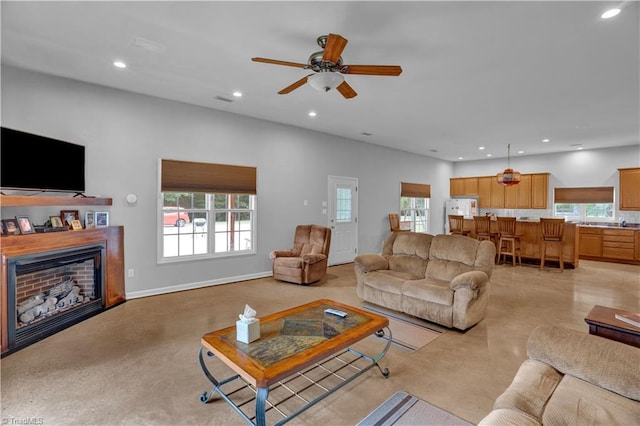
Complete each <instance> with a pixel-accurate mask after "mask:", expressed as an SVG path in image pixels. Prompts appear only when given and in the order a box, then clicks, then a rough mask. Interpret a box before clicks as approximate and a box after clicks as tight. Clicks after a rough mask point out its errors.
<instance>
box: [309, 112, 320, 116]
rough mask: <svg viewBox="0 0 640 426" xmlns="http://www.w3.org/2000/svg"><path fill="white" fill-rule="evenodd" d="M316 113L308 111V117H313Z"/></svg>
mask: <svg viewBox="0 0 640 426" xmlns="http://www.w3.org/2000/svg"><path fill="white" fill-rule="evenodd" d="M316 115H318V114H316V112H315V111H309V117H315V116H316Z"/></svg>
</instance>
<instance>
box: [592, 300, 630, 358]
mask: <svg viewBox="0 0 640 426" xmlns="http://www.w3.org/2000/svg"><path fill="white" fill-rule="evenodd" d="M629 313H631V312H628V311H622V310H620V309H615V308H608V307H606V306H600V305H596V306H594V307H593V309H592V310H591V312H589V315H587V317H586V318H585V319H584V321H585V322H586V323H587V324H589V334H595V335H596V336H601V337H606V338H607V339H611V340H617V341H618V342H622V343H626V344H627V345H632V346H636V347H638V348H640V328H637V327H634V326H632V325H631V324H627V323H626V322H624V321H620V320H619V319H616V314H629Z"/></svg>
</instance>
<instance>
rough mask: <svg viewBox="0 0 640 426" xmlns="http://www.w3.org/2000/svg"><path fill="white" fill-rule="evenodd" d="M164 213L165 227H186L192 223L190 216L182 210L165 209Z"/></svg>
mask: <svg viewBox="0 0 640 426" xmlns="http://www.w3.org/2000/svg"><path fill="white" fill-rule="evenodd" d="M162 213H163V216H164V219H163V223H164V225H165V226H167V225H173V226H185V225H186V224H187V223H190V222H191V220H190V219H189V214H188V213H187V212H185V211H183V210H182V209H181V208H178V210H175V209H170V208H164V209H163V212H162Z"/></svg>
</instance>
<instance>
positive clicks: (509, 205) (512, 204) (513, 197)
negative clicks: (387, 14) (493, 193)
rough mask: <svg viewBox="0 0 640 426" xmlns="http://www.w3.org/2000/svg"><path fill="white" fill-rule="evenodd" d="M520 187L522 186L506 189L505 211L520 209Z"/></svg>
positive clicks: (511, 186)
mask: <svg viewBox="0 0 640 426" xmlns="http://www.w3.org/2000/svg"><path fill="white" fill-rule="evenodd" d="M519 186H520V184H517V185H510V186H505V187H504V208H505V209H516V208H518V193H519V192H520V189H519V188H518V187H519Z"/></svg>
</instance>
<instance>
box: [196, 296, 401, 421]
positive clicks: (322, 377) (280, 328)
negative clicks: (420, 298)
mask: <svg viewBox="0 0 640 426" xmlns="http://www.w3.org/2000/svg"><path fill="white" fill-rule="evenodd" d="M326 308H333V309H337V310H340V311H344V312H346V313H347V316H346V317H345V318H340V317H338V316H335V315H331V314H326V313H325V312H324V310H325V309H326ZM388 325H389V320H388V319H387V318H386V317H384V316H381V315H377V314H375V313H372V312H368V311H364V310H362V309H359V308H355V307H353V306H349V305H345V304H342V303H338V302H334V301H332V300H328V299H322V300H316V301H315V302H311V303H308V304H306V305H302V306H298V307H295V308H292V309H288V310H286V311H282V312H278V313H275V314H272V315H268V316H265V317H262V318H260V339H258V340H256V341H254V342H251V343H249V344H245V343H242V342H239V341H238V340H236V327H235V326H232V327H228V328H225V329H222V330H218V331H213V332H211V333H207V334H205V335H204V336H203V337H202V339H201V343H202V347H201V349H200V353H199V361H200V367H201V368H202V371H203V373H204V375H205V376H206V377H207V379H208V380H209V381H210V382H211V383H212V384H213V388H212V390H211V391H210V392H206V391H205V392H204V393H203V394H202V395H201V397H200V400H201V401H202V402H204V403H207V402H209V401H210V400H211V399H212V397H213V396H214V395H215V394H218V395H220V397H222V398H223V399H224V400H225V401H226V402H227V403H229V404H230V405H231V407H233V409H234V410H235V411H236V412H237V413H238V414H240V416H241V417H242V418H243V419H244V420H245V421H246V422H247V423H249V424H254V420H255V424H256V425H259V426H263V425H266V424H267V414H269V415H270V416H271V415H273V417H277V418H278V419H280V420H279V421H277V422H274V424H276V425H280V424H283V423H285V422H287V421H289V420H291V418H293V417H295V416H297V415H298V414H300V413H302V412H303V411H305V410H307V409H308V408H310V407H311V406H313V405H314V404H316V403H317V402H319V401H320V400H321V399H323V398H325V397H327V396H328V395H330V394H331V393H333V392H334V391H336V390H338V389H340V388H341V387H342V386H344V385H346V384H347V383H349V382H351V381H352V380H354V379H356V378H357V377H359V376H360V375H362V374H364V373H365V372H366V371H368V370H369V369H371V368H373V367H378V369H379V370H380V372H381V373H382V375H383V376H384V377H388V375H389V370H388V369H386V368H385V369H384V370H383V369H382V368H381V367H380V365H379V364H378V362H379V361H380V360H381V359H382V357H384V355H385V354H386V353H387V351H388V350H389V346H390V345H391V331H390V330H389V328H388ZM383 329H385V331H383ZM384 333H388V334H389V339H387V341H386V344H385V345H384V347H383V348H382V350H381V351H380V353H379V354H378V355H376V356H374V357H371V356H367V355H365V354H363V353H361V352H359V351H357V350H355V349H353V348H351V346H352V345H354V344H355V343H357V342H359V341H361V340H363V339H364V338H366V337H368V336H370V335H372V334H376V335H378V336H381V335H383V334H384ZM205 353H206V355H207V356H208V357H210V358H218V359H219V360H220V361H222V362H223V363H224V364H225V365H226V366H228V367H229V368H231V369H232V370H233V371H234V372H235V373H237V374H235V375H232V376H230V377H228V378H226V379H224V380H217V379H216V378H215V377H214V375H213V374H212V372H211V369H210V368H209V367H208V366H207V363H205V358H204V354H205ZM223 387H225V389H224V390H223ZM228 389H229V390H228ZM270 392H271V393H272V395H273V398H270V397H269V393H270ZM247 394H248V395H249V396H251V398H247ZM253 405H255V410H252V407H253ZM252 411H255V413H253V412H252Z"/></svg>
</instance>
